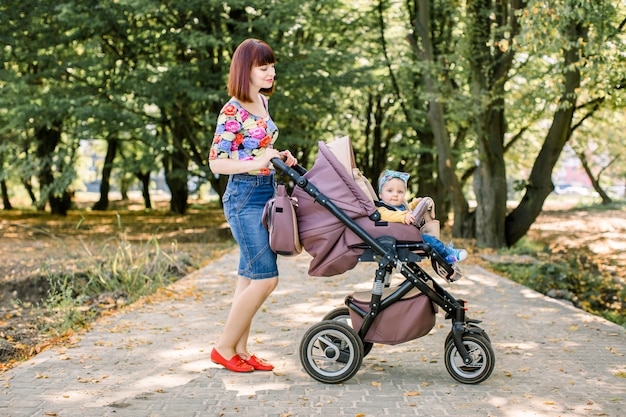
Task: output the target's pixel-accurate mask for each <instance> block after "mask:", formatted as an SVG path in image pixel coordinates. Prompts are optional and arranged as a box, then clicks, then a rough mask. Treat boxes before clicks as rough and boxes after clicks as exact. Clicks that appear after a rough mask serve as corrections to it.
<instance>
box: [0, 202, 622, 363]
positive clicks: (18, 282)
mask: <svg viewBox="0 0 626 417" xmlns="http://www.w3.org/2000/svg"><path fill="white" fill-rule="evenodd" d="M87 206H88V202H85V203H84V204H83V207H82V208H84V207H87ZM116 206H117V207H116ZM191 207H192V208H191V209H190V210H189V212H188V213H187V214H186V215H184V216H176V215H171V214H168V213H167V204H165V203H161V204H160V206H157V210H152V211H145V210H142V207H141V206H140V205H138V204H137V205H130V206H129V205H128V203H113V204H112V207H111V209H110V210H108V211H105V212H92V211H85V210H76V211H72V212H70V213H69V215H68V216H67V217H60V216H51V215H49V214H47V213H39V212H35V211H32V210H11V211H2V212H0V253H1V254H2V256H1V262H0V372H1V371H2V369H6V368H7V367H9V366H10V365H11V364H12V363H14V362H15V361H16V360H20V359H23V358H25V357H28V356H29V355H32V354H34V353H36V352H37V351H39V350H41V349H44V348H45V347H46V346H48V345H50V344H51V343H53V340H51V339H53V337H52V336H51V335H49V334H42V332H41V331H40V328H39V326H38V314H39V313H38V311H40V309H38V305H40V304H41V301H42V300H43V299H45V298H46V296H47V290H48V289H47V286H46V285H44V284H45V282H46V280H45V276H46V274H48V273H56V272H62V271H64V270H78V269H80V264H81V259H83V258H84V257H86V256H93V254H94V253H96V254H97V253H98V251H101V250H102V249H103V247H105V246H106V245H107V244H108V242H110V241H111V240H112V239H115V237H116V236H119V234H120V233H124V234H125V236H126V238H127V239H128V241H130V242H132V243H133V244H138V245H139V244H143V243H145V242H147V241H148V240H150V239H152V238H155V237H156V238H157V239H158V242H159V244H160V246H161V248H162V249H163V251H165V252H168V253H170V254H179V255H181V254H182V255H184V256H186V257H188V259H189V260H190V263H191V265H192V266H191V269H194V268H200V267H202V266H204V265H205V264H206V263H207V262H209V261H210V259H211V257H212V256H218V255H219V252H214V251H213V249H214V248H216V247H215V246H214V245H216V244H218V246H219V244H220V243H221V244H222V246H221V247H222V248H223V244H224V242H227V241H229V239H230V235H229V232H228V230H227V229H225V228H224V219H223V215H222V211H221V209H220V208H219V207H212V208H209V206H208V205H206V204H204V205H198V206H194V205H192V206H191ZM79 208H81V207H79ZM557 208H558V210H554V207H547V209H545V210H544V212H543V213H542V214H541V215H540V217H539V218H538V219H537V221H536V223H535V224H534V226H533V227H532V229H531V231H530V232H529V234H528V237H529V238H530V239H532V240H539V241H544V242H549V243H550V245H551V247H552V248H553V250H555V251H560V250H577V249H581V248H584V249H585V250H587V249H588V250H591V251H593V252H594V253H596V254H597V255H598V256H600V257H602V258H604V259H606V265H607V268H608V269H610V270H611V271H612V272H614V273H615V274H616V275H617V276H618V277H622V278H624V277H626V257H625V256H624V253H625V252H626V208H625V207H622V208H621V209H614V210H608V211H590V210H578V209H564V207H563V206H559V207H557ZM455 245H456V246H457V247H458V246H459V245H458V244H456V242H455ZM216 250H217V249H216ZM470 254H471V255H480V254H481V251H480V250H478V249H476V248H470ZM484 254H485V255H488V251H485V253H484ZM472 257H473V256H472ZM472 257H471V258H472ZM471 258H470V259H471ZM473 258H474V259H475V260H476V261H479V259H480V258H481V257H480V256H475V257H473ZM187 272H191V270H189V271H187ZM625 279H626V278H625ZM104 304H105V305H106V303H104ZM109 305H111V306H113V308H115V302H113V303H109Z"/></svg>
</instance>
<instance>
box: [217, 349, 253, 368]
mask: <svg viewBox="0 0 626 417" xmlns="http://www.w3.org/2000/svg"><path fill="white" fill-rule="evenodd" d="M211 360H212V361H213V362H215V363H217V364H218V365H222V366H223V367H224V368H226V369H228V370H229V371H233V372H252V371H254V366H252V365H249V364H247V363H246V362H245V361H244V360H243V359H241V356H239V355H235V356H233V357H232V358H230V360H228V361H227V360H226V359H224V357H223V356H222V355H220V353H219V352H218V351H217V350H216V349H215V348H213V350H212V351H211Z"/></svg>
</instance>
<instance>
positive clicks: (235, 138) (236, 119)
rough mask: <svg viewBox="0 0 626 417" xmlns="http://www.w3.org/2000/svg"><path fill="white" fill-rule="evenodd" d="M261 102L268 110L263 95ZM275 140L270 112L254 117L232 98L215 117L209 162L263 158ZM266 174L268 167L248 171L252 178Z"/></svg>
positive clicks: (276, 133)
mask: <svg viewBox="0 0 626 417" xmlns="http://www.w3.org/2000/svg"><path fill="white" fill-rule="evenodd" d="M262 99H263V103H264V104H265V108H266V110H267V101H266V100H267V99H266V98H265V97H264V96H262ZM277 138H278V127H276V125H275V124H274V121H273V120H272V118H271V117H270V115H269V112H268V113H267V115H266V116H265V117H259V116H255V115H253V114H251V113H249V112H248V111H247V110H246V109H244V108H243V107H242V106H241V103H239V102H238V101H237V100H235V99H234V98H233V99H231V100H230V101H228V103H226V104H225V105H224V107H222V110H221V111H220V114H219V116H218V117H217V127H216V129H215V135H214V136H213V144H212V145H211V152H210V154H209V160H211V159H218V158H231V159H237V160H251V159H254V158H255V157H257V156H259V155H263V153H264V152H265V150H266V149H267V148H270V149H271V148H273V145H274V142H276V139H277ZM269 173H270V168H268V167H266V168H262V169H260V170H257V171H251V172H248V174H252V175H258V174H262V175H267V174H269Z"/></svg>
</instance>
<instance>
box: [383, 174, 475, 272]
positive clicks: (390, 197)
mask: <svg viewBox="0 0 626 417" xmlns="http://www.w3.org/2000/svg"><path fill="white" fill-rule="evenodd" d="M408 181H409V174H407V173H406V172H399V171H391V170H389V169H387V170H385V172H383V173H382V174H381V176H380V179H379V180H378V197H379V198H380V201H377V202H376V206H377V207H378V208H377V210H378V212H379V213H380V218H381V220H383V221H387V222H395V223H405V224H413V223H415V221H416V220H417V221H420V220H421V218H417V217H418V216H419V217H421V215H423V212H424V211H423V209H421V207H420V208H418V209H417V210H415V209H416V207H417V206H418V205H419V203H420V201H423V199H421V198H414V199H413V200H412V201H411V203H410V204H408V203H407V201H406V198H405V197H406V189H407V182H408ZM422 206H423V204H422ZM416 211H417V212H421V215H420V214H419V213H416ZM416 214H417V216H416ZM422 239H424V242H426V243H428V244H429V245H430V246H431V247H432V248H433V249H434V250H435V251H437V253H438V254H439V255H441V257H442V258H444V259H445V260H446V262H448V263H450V264H451V263H455V262H460V261H462V260H464V259H465V258H467V251H466V250H465V249H455V248H453V247H452V243H450V245H449V246H446V245H444V243H443V242H442V241H440V240H439V239H437V238H436V237H434V236H430V235H427V234H422Z"/></svg>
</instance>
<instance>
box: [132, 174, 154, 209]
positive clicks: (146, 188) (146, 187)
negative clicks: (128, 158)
mask: <svg viewBox="0 0 626 417" xmlns="http://www.w3.org/2000/svg"><path fill="white" fill-rule="evenodd" d="M136 175H137V178H138V179H139V181H140V182H141V195H142V196H143V203H144V205H145V207H146V209H148V210H149V209H151V208H152V201H151V200H150V172H147V173H143V172H138V173H137V174H136Z"/></svg>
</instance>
